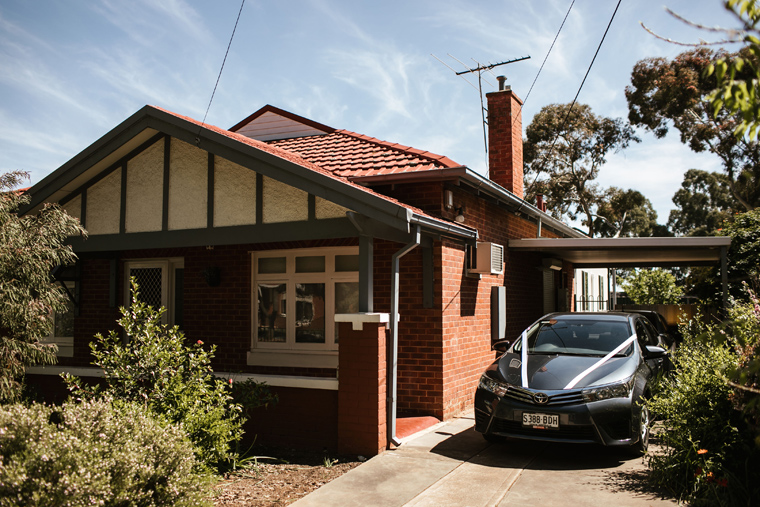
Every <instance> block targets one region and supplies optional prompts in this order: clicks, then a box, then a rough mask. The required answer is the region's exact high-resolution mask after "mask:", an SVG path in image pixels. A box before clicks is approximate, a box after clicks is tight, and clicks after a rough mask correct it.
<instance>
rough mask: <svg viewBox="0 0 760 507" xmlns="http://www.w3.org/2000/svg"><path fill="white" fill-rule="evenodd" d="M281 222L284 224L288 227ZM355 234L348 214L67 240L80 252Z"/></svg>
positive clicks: (245, 242)
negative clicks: (284, 221)
mask: <svg viewBox="0 0 760 507" xmlns="http://www.w3.org/2000/svg"><path fill="white" fill-rule="evenodd" d="M283 225H287V227H284V226H283ZM358 236H359V233H358V232H357V230H356V228H355V227H354V225H353V224H352V223H351V222H350V221H349V220H348V218H346V217H341V218H329V219H321V220H309V221H304V222H288V223H287V224H283V223H272V224H258V225H239V226H230V227H218V228H206V229H183V230H173V231H154V232H134V233H128V234H103V235H97V236H89V237H88V238H87V239H83V238H80V237H72V238H69V239H68V240H67V243H68V244H70V245H71V246H72V247H73V248H74V251H75V252H77V253H81V252H103V251H118V250H138V249H139V250H142V249H151V248H180V247H197V246H205V245H239V244H258V243H271V242H276V241H308V240H319V239H334V238H355V237H358Z"/></svg>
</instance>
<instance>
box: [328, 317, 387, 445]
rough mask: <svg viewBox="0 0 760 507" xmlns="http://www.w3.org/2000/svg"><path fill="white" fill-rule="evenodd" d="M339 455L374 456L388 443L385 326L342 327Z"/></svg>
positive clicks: (369, 324) (374, 324) (371, 324)
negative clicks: (356, 328)
mask: <svg viewBox="0 0 760 507" xmlns="http://www.w3.org/2000/svg"><path fill="white" fill-rule="evenodd" d="M339 326H340V337H341V341H340V351H339V353H340V380H339V383H340V387H339V390H338V452H341V453H361V454H364V455H367V456H374V455H376V454H378V453H379V452H380V451H382V450H384V449H385V447H386V443H387V441H388V437H387V430H386V428H387V419H386V389H387V382H386V355H385V352H386V345H387V343H386V335H387V331H388V330H387V327H386V325H385V323H382V324H376V323H364V324H363V326H362V329H361V330H354V329H353V327H352V325H351V324H348V323H340V324H339Z"/></svg>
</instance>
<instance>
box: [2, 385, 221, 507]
mask: <svg viewBox="0 0 760 507" xmlns="http://www.w3.org/2000/svg"><path fill="white" fill-rule="evenodd" d="M200 469H201V466H200V464H199V463H198V461H197V460H196V458H195V456H194V455H193V447H192V444H191V443H190V442H189V441H188V439H187V436H186V435H185V434H184V433H183V432H182V431H181V430H179V429H178V428H177V427H175V426H173V425H172V424H170V423H168V422H167V421H160V420H158V419H156V418H154V417H152V416H150V415H149V414H147V413H146V412H145V410H144V409H143V408H142V407H140V406H139V405H137V404H133V403H123V402H122V403H119V402H112V401H111V400H108V399H103V400H97V401H96V400H92V401H85V402H83V403H75V402H66V403H64V404H63V405H62V406H61V407H55V408H53V407H49V406H45V405H40V404H33V405H30V406H23V405H20V404H16V405H8V406H0V506H2V507H6V506H7V507H10V506H18V505H34V506H62V507H64V506H65V507H69V506H71V507H75V506H85V505H88V506H89V505H103V506H121V505H124V506H127V505H134V506H153V505H155V506H159V505H161V506H167V505H173V506H185V505H187V506H190V505H209V504H210V502H209V501H208V500H207V499H208V498H209V496H210V495H209V491H208V486H209V477H208V476H207V475H203V474H202V473H200V472H199V470H200Z"/></svg>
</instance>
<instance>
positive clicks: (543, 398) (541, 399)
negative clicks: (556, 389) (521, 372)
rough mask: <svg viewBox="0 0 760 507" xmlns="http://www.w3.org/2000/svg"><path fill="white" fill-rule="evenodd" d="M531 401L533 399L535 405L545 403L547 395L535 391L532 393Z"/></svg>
mask: <svg viewBox="0 0 760 507" xmlns="http://www.w3.org/2000/svg"><path fill="white" fill-rule="evenodd" d="M533 401H535V402H536V404H537V405H545V404H546V403H547V402H548V401H549V396H547V395H546V394H545V393H536V394H534V395H533Z"/></svg>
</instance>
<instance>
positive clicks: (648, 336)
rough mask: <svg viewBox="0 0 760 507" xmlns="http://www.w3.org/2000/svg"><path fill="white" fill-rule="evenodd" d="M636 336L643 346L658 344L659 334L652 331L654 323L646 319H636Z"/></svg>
mask: <svg viewBox="0 0 760 507" xmlns="http://www.w3.org/2000/svg"><path fill="white" fill-rule="evenodd" d="M636 336H637V337H638V339H639V344H640V345H641V346H642V348H643V347H645V346H647V345H657V334H656V333H653V332H652V324H650V323H649V322H648V321H647V320H645V319H636Z"/></svg>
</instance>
